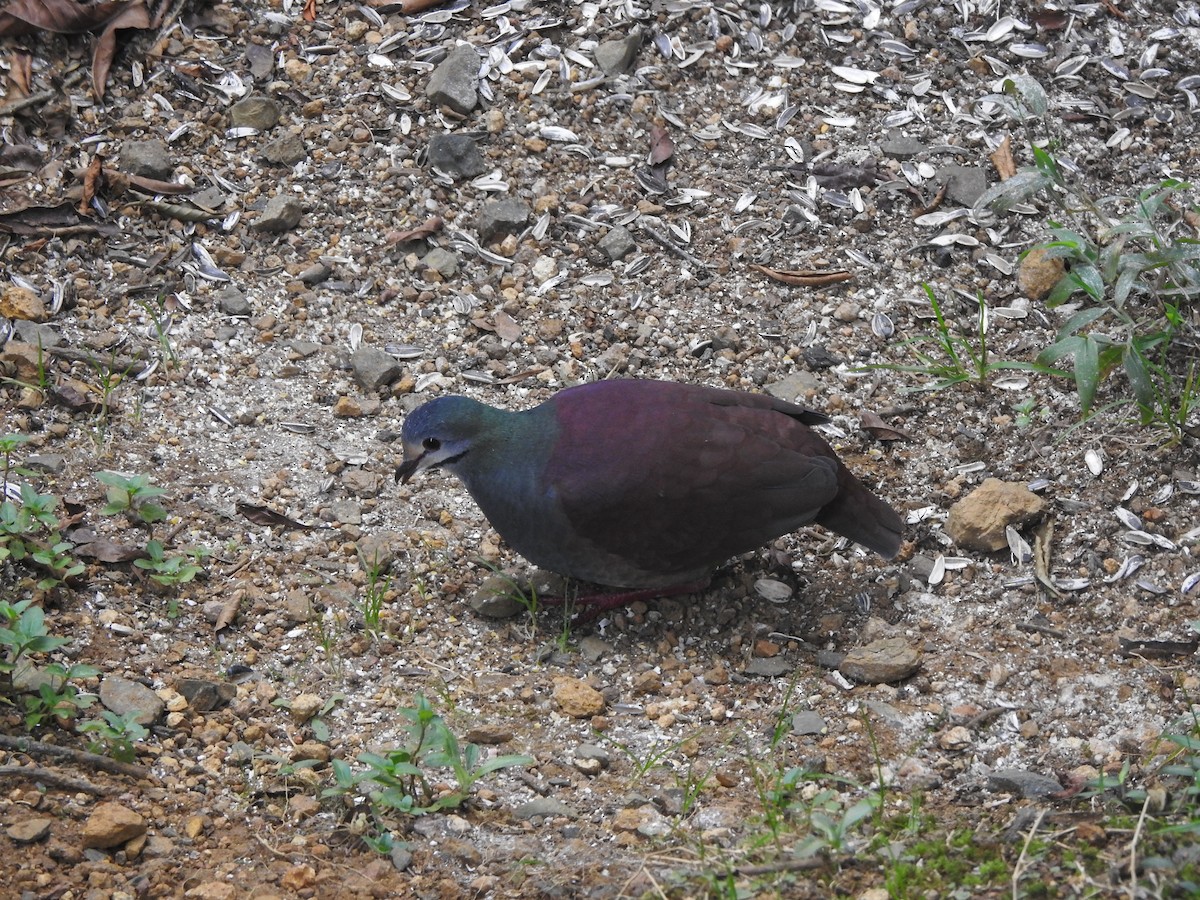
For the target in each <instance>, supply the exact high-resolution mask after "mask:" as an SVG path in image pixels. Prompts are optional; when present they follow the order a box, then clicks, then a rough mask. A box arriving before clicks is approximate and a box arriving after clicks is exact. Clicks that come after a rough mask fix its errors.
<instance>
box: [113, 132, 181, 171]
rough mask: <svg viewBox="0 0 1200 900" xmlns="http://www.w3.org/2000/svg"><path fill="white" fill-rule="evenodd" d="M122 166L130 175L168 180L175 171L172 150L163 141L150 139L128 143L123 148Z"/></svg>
mask: <svg viewBox="0 0 1200 900" xmlns="http://www.w3.org/2000/svg"><path fill="white" fill-rule="evenodd" d="M121 168H122V169H124V170H125V171H126V172H128V173H129V174H130V175H140V176H141V177H143V178H157V179H158V180H159V181H166V180H167V179H169V178H170V177H171V173H172V172H173V171H175V164H174V163H173V162H171V151H170V150H168V149H167V145H166V144H164V143H163V142H162V141H158V140H149V141H138V142H136V143H133V144H127V145H126V146H124V147H122V148H121Z"/></svg>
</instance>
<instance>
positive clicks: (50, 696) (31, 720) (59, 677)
mask: <svg viewBox="0 0 1200 900" xmlns="http://www.w3.org/2000/svg"><path fill="white" fill-rule="evenodd" d="M99 674H100V670H99V669H97V668H96V667H95V666H89V665H85V664H82V663H77V664H75V665H72V666H70V667H67V666H63V665H62V664H61V663H50V664H49V665H47V666H44V667H42V668H40V669H39V670H38V671H37V676H38V679H39V682H40V683H39V684H38V685H37V690H36V691H34V692H31V693H28V694H25V695H23V696H22V698H21V701H22V705H23V706H24V707H25V727H26V728H27V729H28V730H30V731H33V729H35V728H37V727H38V726H39V725H42V724H44V723H45V722H47V721H48V720H50V719H57V720H58V721H59V722H70V721H73V720H74V719H75V717H76V715H78V713H79V712H80V710H84V709H87V708H89V707H90V706H91V705H92V704H94V703H95V702H96V696H95V695H94V694H86V693H84V692H83V691H81V690H80V689H79V688H78V686H76V685H74V684H72V683H71V682H72V681H73V680H74V679H77V678H94V677H95V676H96V675H99Z"/></svg>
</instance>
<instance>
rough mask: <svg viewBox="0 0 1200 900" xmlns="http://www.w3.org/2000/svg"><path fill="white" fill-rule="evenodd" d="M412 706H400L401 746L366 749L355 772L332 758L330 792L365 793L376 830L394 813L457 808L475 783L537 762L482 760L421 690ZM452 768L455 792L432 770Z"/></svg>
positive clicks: (384, 828)
mask: <svg viewBox="0 0 1200 900" xmlns="http://www.w3.org/2000/svg"><path fill="white" fill-rule="evenodd" d="M413 701H414V705H413V706H412V707H406V708H403V709H400V710H399V714H400V716H401V717H402V718H403V719H404V720H405V721H406V722H407V724H406V725H405V729H404V730H405V732H406V734H407V736H408V740H407V741H406V743H405V745H404V746H403V747H398V748H394V749H391V750H385V751H382V752H379V753H362V754H359V756H358V761H359V762H360V763H363V764H364V765H365V766H366V769H365V770H364V771H360V772H355V771H353V770H352V769H351V768H350V766H349V764H348V763H346V762H345V761H344V760H334V761H333V772H334V778H335V782H336V786H335V787H333V788H331V789H329V790H328V791H326V792H325V793H326V795H329V796H340V795H344V794H347V793H352V792H357V793H362V794H365V795H366V796H367V798H368V800H369V801H370V804H371V810H372V814H373V815H374V817H375V826H376V827H375V834H376V835H383V834H386V833H387V832H389V831H390V829H389V828H388V827H387V826H386V821H385V820H386V817H387V816H388V815H390V814H394V813H400V814H403V815H411V816H416V815H425V814H428V813H433V812H438V811H440V810H445V809H457V808H458V807H460V806H462V805H463V803H465V802H466V801H467V800H468V799H469V798H470V796H471V791H472V790H473V788H474V786H475V784H476V783H477V782H478V781H479V780H480V779H482V778H483V777H484V776H486V775H489V774H491V773H492V772H496V771H498V770H500V769H505V768H508V767H510V766H524V765H529V764H531V763H533V762H534V759H533V757H531V756H518V755H505V756H496V757H492V758H491V759H488V760H483V758H482V754H481V752H480V750H479V747H477V746H476V745H475V744H465V745H463V744H460V743H459V742H458V739H457V738H456V737H455V736H454V733H453V732H452V731H451V730H450V727H449V726H448V725H447V724H446V722H445V721H444V720H443V719H442V717H441V716H439V715H438V714H437V713H435V712H434V711H433V708H432V707H431V706H430V704H429V701H428V700H426V699H425V697H423V696H422V695H420V694H417V695H416V696H415V697H414V698H413ZM436 769H444V770H449V771H450V773H451V774H452V775H453V777H454V781H455V784H456V787H455V789H453V790H439V789H437V788H435V786H434V783H433V775H432V771H433V770H436Z"/></svg>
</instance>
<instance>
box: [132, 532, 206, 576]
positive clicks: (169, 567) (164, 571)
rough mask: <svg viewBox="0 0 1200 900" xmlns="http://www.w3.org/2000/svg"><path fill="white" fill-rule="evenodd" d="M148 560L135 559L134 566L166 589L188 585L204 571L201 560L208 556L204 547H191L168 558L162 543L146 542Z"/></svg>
mask: <svg viewBox="0 0 1200 900" xmlns="http://www.w3.org/2000/svg"><path fill="white" fill-rule="evenodd" d="M146 554H147V556H146V558H145V559H135V560H134V561H133V564H134V565H135V566H137V567H138V568H139V569H144V570H145V571H147V572H149V573H150V578H151V579H152V580H153V581H155V582H157V583H158V584H161V585H163V586H164V587H178V586H179V585H181V584H187V583H188V582H189V581H191V580H192V579H193V578H195V577H196V576H197V575H199V574H200V573H201V572H203V571H204V567H203V566H202V565H200V562H201V560H203V559H204V558H205V557H207V556H208V550H207V549H205V548H204V547H190V548H188V549H187V550H185V551H183V553H181V554H176V555H174V556H168V555H167V553H166V550H164V549H163V545H162V543H160V542H159V541H155V540H151V541H147V542H146Z"/></svg>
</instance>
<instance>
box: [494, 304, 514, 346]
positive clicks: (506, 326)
mask: <svg viewBox="0 0 1200 900" xmlns="http://www.w3.org/2000/svg"><path fill="white" fill-rule="evenodd" d="M492 318H493V321H494V322H495V325H496V334H497V335H499V336H500V338H501V340H505V341H514V342H515V341H519V340H520V339H521V326H520V325H518V324H517V320H516V319H514V318H513V317H512V316H510V315H509V314H508V313H506V312H505V311H504V310H502V309H501V310H497V311H496V315H495V316H493V317H492Z"/></svg>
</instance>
